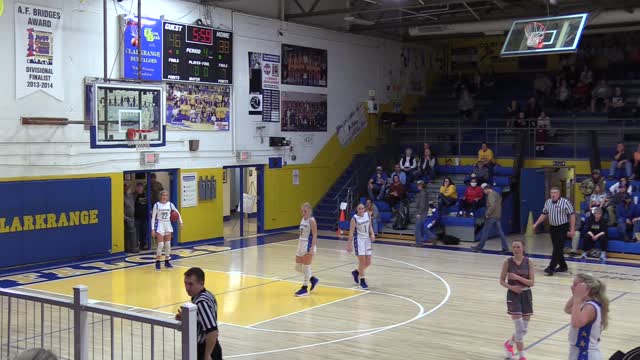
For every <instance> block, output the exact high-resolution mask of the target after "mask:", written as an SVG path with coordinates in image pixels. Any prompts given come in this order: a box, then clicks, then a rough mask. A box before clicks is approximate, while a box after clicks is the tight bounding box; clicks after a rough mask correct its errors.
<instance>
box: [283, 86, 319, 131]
mask: <svg viewBox="0 0 640 360" xmlns="http://www.w3.org/2000/svg"><path fill="white" fill-rule="evenodd" d="M280 129H281V130H282V131H308V132H314V131H322V132H324V131H327V95H324V94H309V93H299V92H293V91H283V92H282V120H281V122H280Z"/></svg>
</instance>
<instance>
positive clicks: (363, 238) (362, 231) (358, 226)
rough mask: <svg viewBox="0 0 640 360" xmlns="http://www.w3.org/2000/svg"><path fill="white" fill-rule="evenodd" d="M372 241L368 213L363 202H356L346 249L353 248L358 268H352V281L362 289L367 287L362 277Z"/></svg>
mask: <svg viewBox="0 0 640 360" xmlns="http://www.w3.org/2000/svg"><path fill="white" fill-rule="evenodd" d="M374 241H376V238H375V235H374V233H373V226H372V225H371V219H370V218H369V213H367V212H366V211H365V208H364V205H363V204H358V207H357V213H356V214H355V215H353V217H352V218H351V225H350V227H349V239H348V240H347V251H348V252H352V251H353V250H355V253H356V256H357V257H358V268H357V269H356V270H353V271H352V272H351V275H353V281H355V282H356V284H358V285H360V287H361V288H363V289H368V288H369V286H368V285H367V281H366V280H365V278H364V277H365V270H366V269H367V268H368V267H369V266H370V265H371V253H372V250H371V243H372V242H374Z"/></svg>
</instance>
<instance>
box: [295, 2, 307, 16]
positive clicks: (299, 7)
mask: <svg viewBox="0 0 640 360" xmlns="http://www.w3.org/2000/svg"><path fill="white" fill-rule="evenodd" d="M293 2H294V3H296V5H298V9H300V12H302V13H303V14H306V13H307V10H305V9H304V8H303V7H302V5H300V2H299V1H298V0H293Z"/></svg>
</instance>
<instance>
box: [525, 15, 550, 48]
mask: <svg viewBox="0 0 640 360" xmlns="http://www.w3.org/2000/svg"><path fill="white" fill-rule="evenodd" d="M544 32H545V27H544V25H543V24H541V23H539V22H535V21H534V22H530V23H528V24H527V26H525V27H524V35H525V36H526V37H527V46H528V47H531V48H536V49H540V48H542V47H543V46H544Z"/></svg>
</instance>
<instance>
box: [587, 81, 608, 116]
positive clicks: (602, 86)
mask: <svg viewBox="0 0 640 360" xmlns="http://www.w3.org/2000/svg"><path fill="white" fill-rule="evenodd" d="M610 98H611V87H610V86H609V85H607V82H606V80H604V79H602V80H600V82H599V83H598V85H596V87H594V88H593V90H592V91H591V112H592V113H595V112H596V109H597V108H598V105H604V112H608V111H609V99H610Z"/></svg>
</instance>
